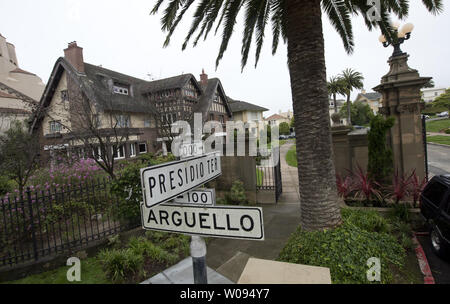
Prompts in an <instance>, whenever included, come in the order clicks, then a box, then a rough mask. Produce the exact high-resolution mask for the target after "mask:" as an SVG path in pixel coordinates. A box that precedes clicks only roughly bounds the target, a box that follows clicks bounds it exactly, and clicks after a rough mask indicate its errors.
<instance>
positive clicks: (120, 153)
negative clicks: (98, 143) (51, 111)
mask: <svg viewBox="0 0 450 304" xmlns="http://www.w3.org/2000/svg"><path fill="white" fill-rule="evenodd" d="M112 149H113V157H114V159H122V158H125V147H124V146H123V145H121V146H119V147H118V148H116V146H113V147H112Z"/></svg>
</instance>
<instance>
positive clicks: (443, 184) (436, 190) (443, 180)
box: [420, 174, 450, 257]
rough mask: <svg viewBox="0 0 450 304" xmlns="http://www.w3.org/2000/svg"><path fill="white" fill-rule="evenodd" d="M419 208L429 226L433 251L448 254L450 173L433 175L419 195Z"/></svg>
mask: <svg viewBox="0 0 450 304" xmlns="http://www.w3.org/2000/svg"><path fill="white" fill-rule="evenodd" d="M420 202H421V204H420V210H421V212H422V215H423V216H424V217H425V219H426V221H427V224H429V227H430V239H431V245H432V247H433V250H434V252H435V253H436V254H437V255H439V256H440V257H449V256H450V174H449V175H439V176H435V177H433V178H432V179H431V180H430V182H429V183H428V184H427V186H426V187H425V189H424V190H423V191H422V194H421V196H420Z"/></svg>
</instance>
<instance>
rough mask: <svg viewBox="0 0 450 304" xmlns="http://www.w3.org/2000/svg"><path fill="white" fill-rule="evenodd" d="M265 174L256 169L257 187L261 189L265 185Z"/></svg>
mask: <svg viewBox="0 0 450 304" xmlns="http://www.w3.org/2000/svg"><path fill="white" fill-rule="evenodd" d="M263 177H264V172H263V171H262V170H261V169H258V168H256V186H258V187H260V186H262V184H263Z"/></svg>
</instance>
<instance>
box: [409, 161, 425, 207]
mask: <svg viewBox="0 0 450 304" xmlns="http://www.w3.org/2000/svg"><path fill="white" fill-rule="evenodd" d="M410 178H411V183H410V191H411V196H412V198H413V202H414V208H416V207H417V201H419V198H420V194H421V193H422V191H423V189H424V188H425V186H426V185H427V183H428V181H427V178H426V177H424V178H423V179H422V180H421V181H420V180H419V177H418V176H417V173H416V170H415V169H414V171H413V172H412V174H411V177H410Z"/></svg>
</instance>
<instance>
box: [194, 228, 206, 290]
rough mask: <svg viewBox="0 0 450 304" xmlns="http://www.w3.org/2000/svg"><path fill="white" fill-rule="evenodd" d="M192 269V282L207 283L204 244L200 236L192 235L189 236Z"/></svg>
mask: <svg viewBox="0 0 450 304" xmlns="http://www.w3.org/2000/svg"><path fill="white" fill-rule="evenodd" d="M191 257H192V269H193V271H194V284H208V276H207V271H206V244H205V240H204V239H203V238H202V237H201V236H195V235H193V236H192V238H191Z"/></svg>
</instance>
